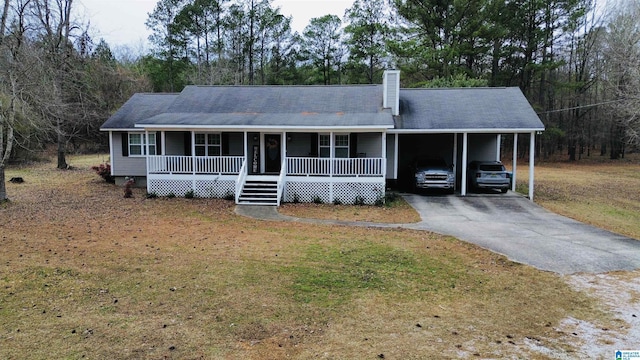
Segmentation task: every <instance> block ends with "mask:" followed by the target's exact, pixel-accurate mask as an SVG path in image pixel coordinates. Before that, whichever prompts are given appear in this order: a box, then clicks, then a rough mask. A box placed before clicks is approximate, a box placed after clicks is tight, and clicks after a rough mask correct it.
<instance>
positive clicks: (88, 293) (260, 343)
mask: <svg viewBox="0 0 640 360" xmlns="http://www.w3.org/2000/svg"><path fill="white" fill-rule="evenodd" d="M101 161H102V158H101V157H97V156H91V157H76V158H72V159H70V163H71V164H72V165H74V166H75V167H76V168H77V170H70V171H58V170H53V168H54V165H53V164H50V163H43V164H37V165H33V166H29V167H20V168H11V169H9V173H8V178H10V177H12V176H21V177H23V178H24V179H25V181H26V182H25V183H24V184H10V183H9V184H8V191H9V196H10V198H11V199H12V202H10V203H7V204H4V205H0V246H1V247H2V252H0V319H2V321H1V322H0V357H1V358H20V359H24V358H27V359H45V358H70V359H76V358H83V357H87V358H114V359H158V358H169V359H200V358H203V359H211V358H226V359H282V358H287V357H289V358H300V359H308V358H320V359H378V358H386V359H412V358H413V359H422V358H432V357H439V358H476V357H478V358H521V357H524V358H551V357H552V356H551V355H550V354H563V355H565V356H567V357H569V358H572V357H575V356H576V355H582V353H580V352H579V351H580V347H579V345H580V344H579V342H578V341H577V340H576V339H577V337H576V335H574V334H572V333H571V332H567V331H566V330H565V322H566V319H577V320H579V321H583V322H585V323H589V324H595V325H594V326H596V327H598V328H601V329H602V328H605V329H611V330H612V331H613V330H616V329H620V328H621V326H623V322H622V320H620V319H619V317H618V316H617V315H616V314H615V313H613V312H611V311H610V310H609V309H608V308H607V307H605V306H603V305H602V304H601V303H599V302H598V301H597V300H596V299H595V298H593V297H590V296H589V295H588V294H587V292H586V291H578V290H574V288H573V287H572V286H570V285H568V284H567V281H566V279H565V278H563V277H560V276H557V275H554V274H550V273H546V272H541V271H538V270H535V269H533V268H530V267H528V266H524V265H520V264H516V263H513V262H510V261H508V260H507V259H506V258H504V257H503V256H500V255H496V254H493V253H491V252H488V251H486V250H483V249H480V248H478V247H476V246H473V245H470V244H467V243H464V242H461V241H458V240H456V239H454V238H451V237H446V236H440V235H436V234H431V233H426V232H419V231H410V230H402V229H372V228H350V227H342V226H326V225H312V224H302V223H282V222H263V221H258V220H252V219H246V218H243V217H239V216H236V215H235V214H234V213H233V208H234V204H233V202H230V201H225V200H211V199H179V198H174V199H167V198H158V199H145V196H144V191H143V190H140V189H135V190H134V197H133V198H130V199H125V198H123V196H122V195H123V189H122V188H121V187H116V186H114V185H110V184H107V183H104V182H102V180H101V179H99V178H98V177H97V176H96V175H95V174H94V173H93V172H92V171H91V170H89V167H90V166H91V165H97V164H98V163H100V162H101ZM635 189H636V191H640V190H638V189H639V188H638V187H636V188H635ZM636 196H637V194H636ZM625 197H629V196H626V195H625ZM541 198H543V196H541ZM316 208H317V207H316ZM308 209H312V210H308ZM313 209H314V207H313V205H309V206H308V207H305V208H304V209H296V208H295V207H291V209H290V211H291V212H292V214H298V215H300V216H301V214H302V213H304V212H309V211H311V212H313V211H317V210H313ZM340 209H342V210H339V211H342V212H344V213H345V214H348V213H354V214H356V213H357V214H356V215H354V219H355V220H366V221H376V220H375V219H383V218H385V217H387V216H388V212H389V211H390V209H389V208H384V207H380V208H377V207H367V208H366V209H365V208H362V209H361V208H359V207H341V208H340ZM392 210H393V209H391V211H392ZM321 211H323V212H327V211H328V212H331V211H333V210H331V209H329V210H321ZM400 211H406V213H407V214H411V210H410V209H402V210H400ZM362 213H366V214H367V215H366V216H364V217H363V216H362V215H361V214H362ZM326 216H328V217H331V216H334V215H326ZM335 216H342V215H335ZM407 221H413V219H407ZM394 222H395V221H394ZM636 226H637V225H636ZM632 345H633V344H629V346H630V347H632Z"/></svg>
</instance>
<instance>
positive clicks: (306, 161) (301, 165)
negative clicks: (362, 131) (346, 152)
mask: <svg viewBox="0 0 640 360" xmlns="http://www.w3.org/2000/svg"><path fill="white" fill-rule="evenodd" d="M287 170H288V172H287V175H291V176H352V177H361V176H372V177H373V176H384V175H385V172H386V164H385V159H384V158H355V159H330V158H306V157H290V158H287Z"/></svg>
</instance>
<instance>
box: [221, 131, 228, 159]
mask: <svg viewBox="0 0 640 360" xmlns="http://www.w3.org/2000/svg"><path fill="white" fill-rule="evenodd" d="M220 140H221V141H222V156H229V133H222V135H221V139H220Z"/></svg>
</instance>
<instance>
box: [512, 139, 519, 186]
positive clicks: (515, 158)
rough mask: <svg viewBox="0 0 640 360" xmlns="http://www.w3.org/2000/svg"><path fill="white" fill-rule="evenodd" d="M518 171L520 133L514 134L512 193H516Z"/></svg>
mask: <svg viewBox="0 0 640 360" xmlns="http://www.w3.org/2000/svg"><path fill="white" fill-rule="evenodd" d="M517 170H518V133H515V134H513V162H512V170H511V171H512V174H511V191H516V171H517Z"/></svg>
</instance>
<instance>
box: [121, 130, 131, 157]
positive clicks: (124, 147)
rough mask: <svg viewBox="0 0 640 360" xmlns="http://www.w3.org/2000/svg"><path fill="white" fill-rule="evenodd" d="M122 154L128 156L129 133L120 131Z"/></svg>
mask: <svg viewBox="0 0 640 360" xmlns="http://www.w3.org/2000/svg"><path fill="white" fill-rule="evenodd" d="M121 135H122V156H124V157H127V156H129V134H128V133H122V134H121Z"/></svg>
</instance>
